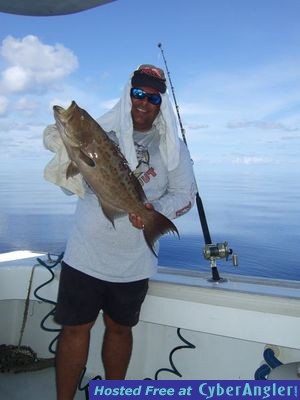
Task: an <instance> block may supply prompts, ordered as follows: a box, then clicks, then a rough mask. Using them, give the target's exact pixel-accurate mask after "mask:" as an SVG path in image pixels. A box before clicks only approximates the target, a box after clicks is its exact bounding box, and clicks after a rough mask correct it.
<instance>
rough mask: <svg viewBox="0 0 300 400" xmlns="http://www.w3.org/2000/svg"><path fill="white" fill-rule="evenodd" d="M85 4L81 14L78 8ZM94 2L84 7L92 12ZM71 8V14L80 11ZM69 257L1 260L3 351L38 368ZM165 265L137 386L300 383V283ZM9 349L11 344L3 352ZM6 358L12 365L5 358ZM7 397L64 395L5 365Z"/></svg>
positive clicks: (84, 380) (43, 372) (144, 336)
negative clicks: (28, 352)
mask: <svg viewBox="0 0 300 400" xmlns="http://www.w3.org/2000/svg"><path fill="white" fill-rule="evenodd" d="M106 2H108V1H105V0H104V1H94V2H93V1H86V2H79V1H74V2H69V1H62V2H59V4H60V6H66V8H65V9H64V10H62V9H60V10H57V9H53V8H47V7H48V6H46V5H47V4H48V5H51V6H55V4H56V5H58V2H53V1H52V2H51V1H43V2H42V1H40V2H37V1H27V2H26V3H25V2H23V1H16V0H15V1H13V0H11V1H10V2H5V3H6V4H1V5H0V11H2V12H12V13H17V14H23V15H24V14H25V15H55V14H59V13H60V14H64V13H69V12H77V11H80V10H82V9H83V8H90V7H93V6H96V5H101V4H104V3H106ZM80 3H81V6H82V8H81V9H79V8H74V7H73V6H74V4H77V6H79V5H80ZM83 3H84V7H83ZM70 7H71V8H70ZM60 259H61V255H50V254H44V253H43V254H39V253H33V252H31V251H30V250H23V251H18V252H11V253H5V254H0V318H1V330H0V360H3V358H2V359H1V345H3V346H13V347H14V348H15V349H17V350H18V349H19V348H24V349H25V348H28V349H32V350H33V351H34V353H35V354H36V359H34V362H38V361H39V360H42V359H52V358H53V357H54V356H55V344H56V338H57V335H58V334H59V332H60V326H59V325H57V324H55V323H54V321H53V318H52V315H53V309H54V307H55V302H56V297H57V289H58V281H59V274H60ZM211 267H212V268H211V269H212V271H213V272H214V274H213V278H211V274H210V271H209V269H208V268H207V273H206V272H200V271H195V270H193V271H191V270H184V269H180V270H179V269H175V268H170V267H165V266H160V267H159V268H158V272H157V274H156V275H155V276H154V277H153V278H152V279H151V280H150V285H149V291H148V294H147V296H146V299H145V302H144V304H143V307H142V312H141V316H140V323H139V324H138V325H137V326H136V327H135V328H134V330H133V334H134V348H133V354H132V359H131V362H130V365H129V369H128V373H127V377H126V379H127V380H267V379H292V380H298V379H300V378H299V367H300V361H299V360H300V340H299V332H300V285H299V282H296V281H289V280H284V281H283V280H276V279H265V278H258V277H251V276H238V275H233V274H232V275H231V274H222V276H223V279H218V278H216V269H215V268H216V265H215V264H212V265H211ZM103 332H104V326H103V322H102V318H101V315H100V316H99V317H98V319H97V322H96V324H95V326H94V327H93V329H92V337H91V346H90V352H89V358H88V362H87V365H86V369H85V370H84V372H83V375H82V377H81V380H80V382H79V385H78V389H77V393H76V397H75V398H76V399H82V400H83V399H87V398H88V394H87V393H88V385H89V381H90V380H92V379H103V376H104V374H103V366H102V364H101V354H100V352H101V348H100V345H99V343H101V341H100V339H99V338H100V337H101V335H103ZM3 348H4V347H3ZM4 361H6V360H4ZM0 367H1V370H2V371H1V372H2V373H1V374H0V398H1V399H10V400H19V399H22V400H23V399H24V398H28V399H31V400H35V399H40V398H41V397H42V398H43V400H50V399H51V400H53V399H54V398H55V371H54V367H53V365H52V366H49V367H47V368H43V369H38V370H35V371H32V370H30V368H29V370H28V368H27V369H26V367H23V368H21V367H20V368H19V369H18V371H20V370H23V372H19V373H14V368H11V366H7V365H6V364H5V362H2V364H0Z"/></svg>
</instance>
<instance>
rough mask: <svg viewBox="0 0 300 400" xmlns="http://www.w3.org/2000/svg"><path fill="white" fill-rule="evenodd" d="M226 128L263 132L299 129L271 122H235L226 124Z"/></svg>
mask: <svg viewBox="0 0 300 400" xmlns="http://www.w3.org/2000/svg"><path fill="white" fill-rule="evenodd" d="M227 128H229V129H240V128H258V129H263V130H280V131H287V132H294V131H298V130H299V128H293V127H290V126H287V125H285V124H283V123H281V122H272V121H237V122H229V123H228V124H227Z"/></svg>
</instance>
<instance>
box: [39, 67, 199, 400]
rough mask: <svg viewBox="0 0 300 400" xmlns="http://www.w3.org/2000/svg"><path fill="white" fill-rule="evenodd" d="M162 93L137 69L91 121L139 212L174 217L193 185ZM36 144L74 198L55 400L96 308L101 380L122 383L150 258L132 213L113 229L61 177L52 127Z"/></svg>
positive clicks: (155, 73) (147, 72)
mask: <svg viewBox="0 0 300 400" xmlns="http://www.w3.org/2000/svg"><path fill="white" fill-rule="evenodd" d="M166 89H167V88H166V79H165V75H164V72H163V70H161V69H160V68H157V67H155V66H153V65H149V64H144V65H141V66H140V67H139V68H138V69H137V70H136V71H134V73H133V75H132V77H131V79H130V80H129V82H128V83H127V85H126V86H125V89H124V91H123V94H122V96H121V99H120V100H119V102H118V103H117V104H116V106H115V107H114V108H113V109H112V110H110V111H109V112H108V113H106V114H105V115H104V116H102V117H101V118H100V119H99V123H100V125H101V126H102V127H103V128H104V129H105V130H106V131H107V132H108V134H109V136H110V137H111V138H112V139H113V140H115V141H116V142H117V143H118V145H119V147H120V149H121V151H122V152H123V154H124V156H125V158H126V159H127V161H128V164H129V166H130V167H131V169H132V170H133V171H134V174H135V175H136V177H137V178H138V179H139V181H140V183H141V185H142V186H143V189H144V191H145V193H146V196H147V200H148V203H147V204H145V207H148V208H154V209H156V210H157V211H159V212H160V213H162V214H164V215H165V216H167V217H168V218H170V219H174V218H176V217H178V216H180V215H182V214H184V213H185V212H187V211H188V210H190V208H191V207H192V205H193V203H194V198H195V184H194V177H193V172H192V166H191V160H190V155H189V152H188V150H187V148H186V146H185V145H184V143H183V142H182V141H181V140H180V139H179V138H178V128H177V122H176V117H175V115H174V112H173V108H172V105H171V102H170V99H169V96H168V94H167V93H166ZM44 142H45V146H46V147H47V148H49V149H50V150H52V151H54V152H56V158H55V159H54V160H52V162H51V163H50V164H51V165H48V167H46V170H45V177H46V179H48V180H51V181H52V182H54V183H56V184H58V185H60V186H62V187H64V188H67V189H69V190H71V191H73V192H75V193H78V194H81V197H80V198H79V200H78V204H77V209H76V214H75V223H74V227H73V229H72V232H71V235H70V237H69V240H68V243H67V247H66V251H65V254H64V260H63V264H62V271H61V277H60V286H59V294H58V304H57V309H56V314H55V320H56V321H57V322H58V323H59V324H61V325H62V326H63V327H62V332H61V335H60V338H59V342H58V348H57V360H56V371H57V396H58V397H57V398H58V400H71V399H73V397H74V393H75V391H76V385H77V382H78V380H79V377H80V374H81V372H82V370H83V368H84V366H85V364H86V361H87V357H88V349H89V341H90V331H91V328H92V326H93V325H94V322H95V320H96V318H97V316H98V314H99V311H100V310H102V311H103V320H104V324H105V334H104V339H103V345H102V360H103V366H104V370H105V379H116V380H117V379H120V380H122V379H125V376H126V371H127V367H128V364H129V361H130V356H131V351H132V327H133V326H135V325H136V324H137V323H138V320H139V314H140V309H141V305H142V303H143V301H144V298H145V296H146V293H147V289H148V280H149V278H150V277H151V276H152V275H153V274H154V273H155V272H156V266H157V258H156V257H155V256H154V254H153V253H152V252H151V250H150V249H149V247H148V246H147V244H146V242H145V239H144V236H143V232H142V229H143V220H142V219H141V217H140V216H139V215H135V214H130V215H129V216H128V217H127V216H125V217H120V218H118V219H116V220H115V228H114V227H113V226H112V224H111V223H110V221H108V220H107V218H106V217H105V216H104V214H103V212H102V210H101V207H99V203H98V200H97V198H96V196H95V194H94V193H93V192H92V190H91V189H90V188H89V187H88V185H87V184H86V183H85V182H84V181H83V180H82V178H81V177H79V178H78V176H77V177H76V178H78V179H80V180H81V181H80V182H78V181H77V182H75V181H72V179H73V178H72V179H69V180H67V179H65V177H64V176H61V171H62V168H61V166H62V164H63V160H65V159H66V158H67V156H66V153H65V149H64V147H63V145H62V143H60V139H59V135H58V133H57V129H56V127H55V126H50V127H48V128H46V130H45V134H44ZM50 167H51V168H50ZM82 193H83V195H82Z"/></svg>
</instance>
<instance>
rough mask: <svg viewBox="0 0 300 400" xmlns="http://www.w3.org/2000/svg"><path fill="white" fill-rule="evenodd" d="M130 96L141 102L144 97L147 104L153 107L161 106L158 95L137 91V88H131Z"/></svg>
mask: <svg viewBox="0 0 300 400" xmlns="http://www.w3.org/2000/svg"><path fill="white" fill-rule="evenodd" d="M130 96H131V97H133V98H134V99H137V100H143V99H144V98H145V97H147V99H148V101H149V103H151V104H154V105H155V106H158V105H160V104H161V96H160V94H156V93H147V92H145V91H144V90H142V89H139V88H135V87H134V88H131V90H130Z"/></svg>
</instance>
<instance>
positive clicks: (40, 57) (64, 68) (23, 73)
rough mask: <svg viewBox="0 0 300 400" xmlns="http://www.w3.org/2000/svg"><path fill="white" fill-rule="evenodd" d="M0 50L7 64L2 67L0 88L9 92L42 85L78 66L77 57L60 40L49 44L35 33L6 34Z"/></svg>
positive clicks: (62, 76) (54, 80)
mask: <svg viewBox="0 0 300 400" xmlns="http://www.w3.org/2000/svg"><path fill="white" fill-rule="evenodd" d="M0 54H1V56H2V58H3V59H4V61H5V62H6V63H7V64H8V66H7V68H6V69H4V70H3V71H2V74H1V75H2V80H1V85H0V88H2V90H4V91H6V92H8V93H10V92H21V91H24V90H29V89H34V90H36V89H39V90H40V89H41V88H42V89H43V88H44V87H45V86H47V85H51V84H54V83H56V82H58V81H60V80H61V79H63V78H65V77H66V76H67V75H69V74H70V73H71V72H72V71H74V70H75V69H76V68H77V67H78V60H77V57H76V56H75V55H74V54H73V52H72V51H71V50H69V49H67V48H66V47H64V46H63V45H61V44H55V45H54V46H50V45H47V44H44V43H42V42H41V41H40V40H39V38H38V37H36V36H33V35H28V36H26V37H24V38H23V39H17V38H14V37H12V36H7V37H6V38H5V39H4V40H3V42H2V46H1V48H0Z"/></svg>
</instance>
